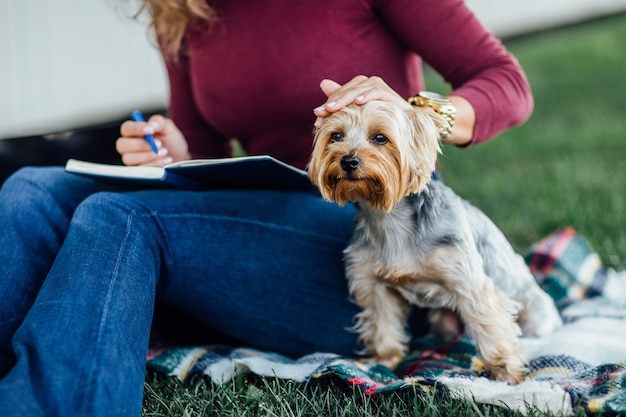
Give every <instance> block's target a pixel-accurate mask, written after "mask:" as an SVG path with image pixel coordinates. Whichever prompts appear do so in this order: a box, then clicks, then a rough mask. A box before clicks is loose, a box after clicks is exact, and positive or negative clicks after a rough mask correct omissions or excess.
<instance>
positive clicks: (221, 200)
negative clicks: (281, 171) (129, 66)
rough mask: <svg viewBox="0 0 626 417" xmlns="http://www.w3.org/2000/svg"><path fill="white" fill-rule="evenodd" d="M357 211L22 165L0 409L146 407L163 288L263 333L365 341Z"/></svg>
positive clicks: (204, 315) (334, 347)
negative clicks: (350, 269) (355, 285)
mask: <svg viewBox="0 0 626 417" xmlns="http://www.w3.org/2000/svg"><path fill="white" fill-rule="evenodd" d="M353 214H354V209H353V207H351V206H346V207H344V208H340V207H338V206H336V205H334V204H329V203H326V202H324V201H322V200H321V199H320V198H319V197H318V196H316V195H314V194H311V193H294V192H292V193H287V192H278V191H209V192H188V191H180V190H143V191H140V190H137V191H123V190H120V189H117V190H116V189H115V188H114V187H112V186H107V185H104V184H102V183H99V182H96V181H93V180H91V179H87V178H83V177H80V176H75V175H72V174H67V173H65V172H64V171H63V169H62V168H25V169H22V170H20V171H18V172H17V173H16V174H14V175H13V176H12V177H11V178H9V179H8V180H7V181H6V182H5V183H4V185H3V187H2V189H1V191H0V248H1V249H0V256H1V258H0V377H2V379H1V380H0V416H3V417H10V416H17V415H20V416H25V415H27V416H39V415H58V416H78V415H80V416H87V415H89V416H100V415H102V416H104V415H106V416H109V417H110V416H118V415H119V416H139V415H140V414H141V407H142V395H143V382H144V375H145V364H146V353H147V350H148V339H149V334H150V325H151V321H152V315H153V310H154V305H155V303H156V302H162V303H165V304H168V305H170V306H173V307H175V308H176V309H179V310H181V311H183V312H185V313H187V314H189V315H191V316H193V317H195V318H197V319H199V320H201V321H203V322H204V323H206V324H207V325H208V326H209V327H211V328H213V329H216V330H219V331H221V332H223V333H226V334H227V335H230V336H233V337H235V338H237V339H240V340H243V341H245V342H246V343H248V344H250V345H252V346H255V347H257V348H261V349H265V350H272V351H276V352H280V353H283V354H285V355H289V356H293V357H297V356H301V355H304V354H307V353H311V352H315V351H328V352H335V353H339V354H345V355H350V354H352V353H353V352H354V351H355V350H356V349H357V348H358V346H357V341H356V335H355V334H353V333H352V332H349V331H347V330H346V328H347V327H349V326H351V325H352V317H353V316H354V314H355V313H356V312H357V307H356V306H355V305H354V304H353V303H352V302H350V301H349V296H348V293H347V287H346V283H345V280H344V274H343V263H342V250H343V249H344V248H345V246H346V245H347V243H348V241H349V239H350V236H351V233H352V217H353Z"/></svg>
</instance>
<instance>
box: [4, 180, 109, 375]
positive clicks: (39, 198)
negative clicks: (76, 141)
mask: <svg viewBox="0 0 626 417" xmlns="http://www.w3.org/2000/svg"><path fill="white" fill-rule="evenodd" d="M103 188H104V187H103V186H102V185H101V184H99V183H97V182H95V181H92V180H89V179H86V178H82V177H79V176H76V175H70V174H66V173H65V172H64V170H63V168H24V169H22V170H20V171H18V172H16V173H15V174H13V176H11V177H10V178H8V179H7V180H6V181H5V183H4V184H3V186H2V188H1V190H0V248H2V249H1V250H0V377H2V376H3V375H4V374H5V373H6V372H7V371H8V370H9V369H10V368H11V367H12V366H13V364H14V363H15V356H14V354H13V348H12V347H11V338H12V337H13V333H14V332H15V330H16V329H17V328H18V326H19V325H20V324H21V323H22V320H23V319H24V316H25V315H26V312H27V311H28V310H29V309H30V307H31V305H32V303H33V301H34V299H35V296H36V295H37V292H38V291H39V288H40V287H41V284H42V282H43V280H44V278H45V276H46V274H47V273H48V270H49V269H50V266H51V265H52V262H53V261H54V259H55V257H56V254H57V252H58V250H59V248H60V246H61V243H62V242H63V239H64V238H65V234H66V233H67V228H68V225H69V222H70V218H71V217H72V214H73V212H74V209H75V208H76V206H77V205H78V204H79V203H80V202H81V201H82V200H83V199H84V198H85V197H86V196H88V195H89V194H91V193H93V192H95V191H99V190H101V189H103Z"/></svg>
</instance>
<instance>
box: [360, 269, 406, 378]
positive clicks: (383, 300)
mask: <svg viewBox="0 0 626 417" xmlns="http://www.w3.org/2000/svg"><path fill="white" fill-rule="evenodd" d="M348 283H349V285H350V292H351V294H352V296H353V297H354V301H355V302H356V303H357V304H358V305H359V306H360V307H361V308H362V309H363V310H362V311H361V312H360V313H358V314H357V315H356V324H355V326H354V329H355V330H356V331H357V333H358V334H359V340H360V342H362V343H363V345H364V346H365V349H364V350H363V352H361V353H363V354H366V355H371V356H373V357H374V358H373V359H374V360H375V361H376V362H378V363H380V364H382V365H385V366H387V367H389V368H390V369H394V368H395V367H396V366H398V364H399V363H400V362H401V361H402V359H403V358H404V357H405V356H406V353H407V350H408V342H409V336H408V334H407V332H406V329H405V326H406V322H407V318H408V314H409V312H410V308H409V305H408V303H407V302H406V300H405V299H404V298H403V297H402V296H401V295H400V294H399V293H398V292H397V291H396V290H395V289H393V288H392V287H389V286H388V285H387V284H386V283H385V282H384V280H383V279H382V278H379V277H376V276H375V275H373V274H371V272H368V271H366V270H359V268H353V269H351V270H349V271H348Z"/></svg>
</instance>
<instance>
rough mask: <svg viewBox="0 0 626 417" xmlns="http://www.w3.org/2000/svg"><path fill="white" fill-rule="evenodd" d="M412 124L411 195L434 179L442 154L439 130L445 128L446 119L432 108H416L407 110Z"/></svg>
mask: <svg viewBox="0 0 626 417" xmlns="http://www.w3.org/2000/svg"><path fill="white" fill-rule="evenodd" d="M407 114H408V117H409V122H410V124H411V129H412V132H411V134H412V136H413V138H412V139H413V140H412V141H411V147H412V148H413V149H412V152H411V154H412V155H413V157H414V160H413V161H412V163H411V177H410V182H409V193H417V192H419V191H421V190H422V188H423V187H424V185H426V183H427V182H428V181H430V178H431V177H432V174H433V172H434V171H435V169H436V166H437V156H438V154H439V153H440V152H441V147H440V142H439V129H441V127H442V126H445V123H447V121H446V119H445V118H444V117H443V116H442V115H440V114H439V113H437V112H435V111H434V110H432V109H430V108H427V107H426V108H424V107H414V108H412V109H410V110H407Z"/></svg>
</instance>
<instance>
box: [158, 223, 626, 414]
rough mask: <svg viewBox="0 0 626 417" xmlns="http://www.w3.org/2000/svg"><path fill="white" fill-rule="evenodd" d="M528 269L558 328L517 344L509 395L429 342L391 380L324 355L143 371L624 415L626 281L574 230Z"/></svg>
mask: <svg viewBox="0 0 626 417" xmlns="http://www.w3.org/2000/svg"><path fill="white" fill-rule="evenodd" d="M526 261H527V263H528V265H529V266H530V269H531V271H532V272H533V274H534V275H535V278H536V279H537V281H538V282H539V283H540V285H541V286H542V288H544V289H545V290H546V291H547V292H548V293H549V294H550V295H551V296H552V297H553V298H554V299H555V301H556V302H557V305H558V306H559V308H560V311H561V315H562V317H563V321H564V323H565V325H564V326H563V327H562V328H561V329H559V330H558V331H557V332H555V333H554V334H552V335H550V336H548V337H544V338H539V339H535V338H522V339H521V341H520V346H521V349H522V351H523V352H524V353H525V355H526V357H527V358H528V360H529V363H530V373H529V376H528V378H527V380H526V381H524V382H522V383H521V384H519V385H517V386H509V385H507V384H504V383H501V382H496V381H492V380H489V379H488V378H486V375H485V373H484V369H483V365H482V363H481V361H480V359H479V358H478V357H477V356H476V350H475V348H474V344H473V342H472V340H471V339H469V338H467V337H462V338H460V339H458V340H456V341H454V342H452V343H448V344H443V343H441V342H440V341H438V340H437V339H435V338H434V337H432V336H428V337H423V338H419V339H417V340H414V341H413V343H412V346H411V354H410V355H409V356H408V357H407V358H406V359H405V361H404V362H403V363H402V364H401V365H400V366H399V367H398V369H396V371H395V372H392V371H391V370H389V369H388V368H385V367H384V366H381V365H377V364H368V363H363V362H360V361H358V360H356V359H354V358H345V357H340V356H338V355H335V354H332V353H316V354H312V355H308V356H305V357H302V358H299V359H297V360H294V359H290V358H287V357H284V356H282V355H279V354H276V353H272V352H261V351H258V350H255V349H248V348H227V347H222V346H196V347H184V348H172V349H158V350H157V349H154V350H151V351H150V354H149V358H148V368H149V369H152V370H155V371H157V372H160V373H163V374H166V375H170V376H175V377H177V378H179V379H181V380H184V379H186V378H187V377H189V376H191V375H194V374H204V375H208V376H209V377H210V378H211V379H212V380H213V381H214V382H215V383H218V384H219V383H224V382H227V381H229V380H230V379H231V378H232V377H233V375H235V374H238V375H242V374H246V373H254V374H257V375H262V376H269V377H278V378H285V379H292V380H296V381H309V380H316V379H319V378H324V377H328V376H331V377H333V378H338V379H339V380H340V381H344V382H345V383H346V384H351V385H354V386H357V387H359V388H360V389H361V390H363V391H364V392H365V393H366V394H371V395H374V394H383V393H386V392H390V391H395V390H402V389H407V388H410V387H415V386H418V387H421V388H423V389H428V390H437V391H445V392H447V393H449V394H450V395H452V396H453V397H457V398H467V399H472V400H474V401H476V402H478V403H485V404H494V405H499V406H504V407H507V408H509V409H513V410H519V411H521V412H522V413H525V414H526V413H529V412H531V411H533V410H539V411H543V412H549V413H553V414H563V415H573V414H574V408H575V407H576V406H582V407H584V408H585V410H586V411H587V413H589V414H597V413H602V412H606V413H617V414H622V413H623V414H626V271H624V272H616V271H613V270H610V269H606V268H603V267H602V265H601V262H600V259H599V257H598V256H597V254H595V253H594V252H593V251H592V250H591V249H590V247H589V245H588V244H587V242H586V241H585V240H584V239H582V238H581V237H579V236H577V235H576V233H575V231H574V230H573V229H565V230H562V231H559V232H557V233H555V234H553V235H550V236H548V237H547V238H545V239H544V240H542V241H541V242H539V243H537V244H536V245H534V246H533V247H532V248H531V251H530V253H529V254H528V255H527V256H526Z"/></svg>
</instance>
